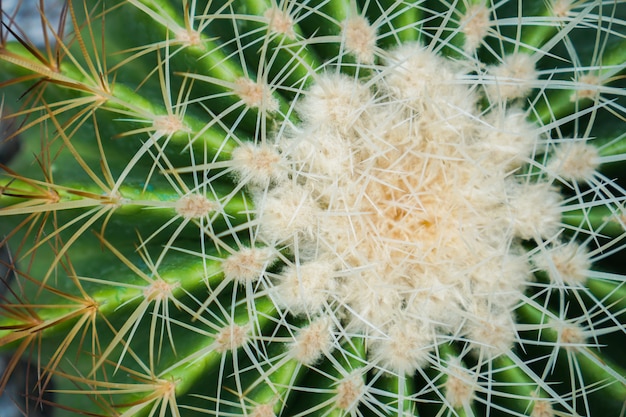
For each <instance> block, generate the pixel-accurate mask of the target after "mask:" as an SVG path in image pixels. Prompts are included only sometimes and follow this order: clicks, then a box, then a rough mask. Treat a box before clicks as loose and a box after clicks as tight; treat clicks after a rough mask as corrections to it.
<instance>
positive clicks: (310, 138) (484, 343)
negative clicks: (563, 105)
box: [224, 6, 626, 417]
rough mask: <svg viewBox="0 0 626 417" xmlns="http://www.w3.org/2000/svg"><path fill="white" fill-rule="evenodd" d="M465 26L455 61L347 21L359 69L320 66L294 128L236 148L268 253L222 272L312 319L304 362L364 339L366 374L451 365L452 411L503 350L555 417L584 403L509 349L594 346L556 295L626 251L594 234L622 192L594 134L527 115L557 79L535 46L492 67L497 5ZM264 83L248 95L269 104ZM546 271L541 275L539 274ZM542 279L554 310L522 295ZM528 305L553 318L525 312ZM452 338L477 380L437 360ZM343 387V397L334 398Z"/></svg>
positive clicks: (587, 96)
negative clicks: (600, 261)
mask: <svg viewBox="0 0 626 417" xmlns="http://www.w3.org/2000/svg"><path fill="white" fill-rule="evenodd" d="M277 13H278V11H274V13H273V14H272V16H276V15H277ZM284 20H285V19H282V20H281V22H282V21H284ZM461 24H462V25H464V28H465V29H464V34H465V39H466V42H465V50H466V51H469V52H468V53H467V54H466V56H465V57H464V58H457V59H449V58H445V57H442V56H441V55H440V54H438V52H437V51H435V50H434V48H432V46H431V47H428V46H425V45H423V44H421V43H419V42H412V43H408V44H404V45H403V46H400V47H396V48H392V49H390V50H383V49H381V48H377V47H376V30H375V28H373V27H372V26H371V25H370V24H369V23H368V21H367V20H366V19H364V18H361V17H358V18H351V19H348V20H346V21H345V22H342V23H341V27H342V46H343V48H344V52H345V53H347V54H348V55H352V56H353V57H354V58H355V59H356V61H357V63H358V65H357V68H358V70H356V71H350V72H349V73H350V74H351V75H347V74H343V73H342V72H341V71H334V70H332V66H329V67H326V68H325V69H324V70H322V71H320V72H319V73H317V74H312V78H313V82H312V83H311V85H310V86H309V87H308V88H307V89H306V90H305V91H301V92H300V94H299V95H298V96H297V97H296V101H295V104H294V105H293V108H294V109H295V112H296V114H297V120H298V121H297V122H291V121H288V120H285V123H284V124H282V125H280V127H279V128H278V129H276V131H275V132H274V133H273V134H268V137H269V139H267V140H263V141H260V142H258V143H254V144H252V143H245V144H242V145H241V146H240V147H238V148H237V149H235V151H234V152H233V154H232V162H231V164H232V169H233V170H234V171H235V173H236V175H235V177H236V180H237V181H238V182H239V184H240V185H241V186H245V187H246V189H247V191H248V192H249V193H250V195H251V196H252V200H253V202H254V206H255V210H254V216H255V218H254V220H253V221H252V225H253V227H254V228H255V229H256V230H257V232H255V233H256V235H255V236H256V238H255V241H256V242H257V245H258V247H256V248H253V249H244V250H242V251H241V252H239V253H237V254H234V255H232V256H231V257H230V258H229V259H228V260H227V261H226V262H224V270H225V274H226V276H227V277H228V276H229V275H232V279H237V281H238V282H240V283H242V282H244V281H250V282H258V281H259V280H261V281H262V283H263V285H262V286H261V287H262V288H264V292H265V291H267V293H268V294H269V296H270V298H271V299H272V300H273V302H274V304H275V305H276V306H277V307H278V309H279V311H281V312H282V314H286V313H289V314H291V315H293V316H295V317H301V318H305V319H306V320H308V321H309V322H310V323H311V324H310V326H309V327H306V328H305V329H302V331H301V333H302V334H301V335H299V336H297V337H296V339H295V341H294V343H292V345H291V349H292V352H291V354H290V355H291V357H294V358H296V359H297V360H299V361H300V362H301V363H303V364H305V365H308V366H313V365H314V364H316V363H319V361H320V360H321V358H324V357H327V358H328V357H329V355H330V352H332V351H333V349H337V348H339V349H341V346H343V345H345V344H346V343H348V344H349V343H350V340H351V339H352V340H353V339H354V338H357V339H362V340H364V343H365V348H366V350H367V366H366V368H368V369H376V370H377V371H379V372H380V371H382V373H387V374H390V375H396V376H401V377H402V376H404V375H407V376H410V375H413V374H415V373H416V372H418V373H419V374H422V375H423V374H424V373H423V371H422V370H423V369H426V368H428V367H437V366H439V367H443V368H444V373H445V374H446V375H447V377H446V378H447V379H446V380H447V382H446V384H445V390H444V391H445V392H446V394H445V399H443V402H444V403H445V404H447V405H448V406H449V407H450V410H451V409H462V408H463V407H467V406H468V404H470V403H471V401H472V400H473V399H474V398H475V391H476V390H479V386H480V384H481V383H480V382H479V380H481V379H484V380H485V381H488V380H490V379H491V377H492V375H490V374H489V373H488V374H487V376H485V375H482V374H481V373H480V369H481V367H482V366H483V365H484V364H486V363H490V362H491V361H493V360H495V359H496V358H499V357H506V358H508V359H512V361H513V363H516V366H520V367H521V368H524V373H526V374H527V375H528V377H529V378H530V380H532V381H533V383H534V384H535V386H536V387H538V388H537V390H536V391H534V392H531V393H530V394H528V395H530V397H529V398H532V396H533V395H537V397H539V396H540V392H543V393H544V394H543V395H546V396H547V397H551V398H549V399H547V400H546V401H539V400H536V401H535V406H534V409H533V411H532V412H533V415H534V416H542V417H543V416H551V415H553V410H552V406H551V404H554V403H559V404H560V407H561V408H562V409H565V410H567V411H568V412H573V408H572V407H575V405H574V406H572V404H571V403H568V402H567V401H568V400H566V399H563V398H558V395H557V394H556V393H555V392H554V391H552V389H551V387H550V386H549V385H547V384H545V383H543V382H542V380H541V378H542V377H540V376H538V375H536V374H534V373H533V372H531V371H529V370H528V369H527V368H526V367H525V366H524V364H523V363H522V362H521V361H519V359H518V357H517V356H516V354H515V349H516V348H515V346H516V345H519V344H520V343H521V346H524V345H527V344H531V345H532V344H542V343H544V342H540V341H538V340H535V341H533V340H522V337H521V336H520V333H519V332H520V331H529V330H539V329H541V328H544V327H545V328H550V329H553V330H555V331H557V332H558V334H559V337H558V340H556V341H554V342H552V343H548V345H552V346H554V347H556V348H559V347H562V346H566V347H568V349H570V348H571V349H573V350H574V351H575V350H577V349H581V350H582V349H584V348H585V347H586V346H591V345H590V343H591V344H593V342H589V338H590V337H594V335H595V334H596V333H594V324H593V321H594V318H593V317H592V315H593V313H591V314H588V313H583V316H582V318H581V319H579V320H570V319H567V318H566V316H565V313H564V312H565V311H567V309H568V307H567V302H564V301H563V298H562V293H563V291H574V292H575V293H576V292H578V291H581V293H586V290H585V287H584V284H585V280H586V279H587V278H588V277H589V276H590V275H594V274H595V276H599V275H600V273H597V272H594V271H592V270H591V265H592V261H593V260H594V259H593V258H594V256H595V257H598V255H599V254H601V253H602V252H603V251H607V250H609V249H610V248H612V246H613V249H615V250H617V249H619V248H620V247H621V245H620V244H619V240H620V238H616V239H615V240H613V241H612V242H611V243H600V240H601V239H600V236H601V234H602V229H603V228H605V227H606V226H607V225H608V224H609V223H611V222H616V223H619V224H621V225H623V224H622V220H621V219H620V218H619V207H620V204H621V201H622V200H623V199H624V195H625V194H626V193H624V190H623V189H622V188H621V187H619V185H617V184H616V183H615V182H614V181H612V180H610V179H608V178H604V177H602V175H600V174H599V173H598V171H597V170H598V167H599V166H600V165H601V164H602V163H603V162H604V160H603V158H602V157H601V156H600V150H599V149H598V147H597V146H593V144H592V143H591V140H590V138H588V137H580V138H566V139H564V138H562V137H558V136H557V137H553V136H552V134H553V132H552V131H551V129H553V128H554V127H555V126H557V127H558V126H560V125H561V124H564V123H566V121H559V120H557V121H556V122H555V123H553V124H552V125H550V126H546V125H542V124H541V123H536V122H530V121H529V120H528V119H529V118H531V115H532V113H531V111H529V110H528V106H527V104H528V102H529V94H530V93H531V92H532V91H533V90H536V89H545V88H549V86H548V84H549V80H546V79H542V75H541V74H540V72H539V71H537V70H536V69H535V64H536V61H537V60H538V59H540V57H541V55H542V52H537V53H536V54H532V53H530V52H529V51H526V52H515V53H513V54H510V55H505V56H503V57H502V58H501V60H500V63H498V64H495V65H484V64H482V63H481V62H480V61H479V60H478V59H476V55H475V54H474V55H473V53H474V52H473V51H475V49H476V48H477V47H478V46H479V45H480V43H481V42H482V40H483V38H484V37H485V36H486V35H487V33H488V30H489V27H490V25H491V23H490V21H489V11H488V9H487V8H486V7H485V6H474V7H470V8H468V10H467V13H466V15H465V16H463V17H462V18H461ZM283 33H285V32H284V28H283ZM290 33H291V32H290ZM472 55H473V57H472ZM375 61H376V62H377V63H376V64H373V63H374V62H375ZM596 82H597V80H595V81H594V80H587V81H585V85H587V83H588V84H589V85H588V87H589V90H588V91H587V90H583V89H578V90H579V91H578V90H577V92H576V93H575V94H574V95H573V96H572V97H571V100H572V101H576V100H588V101H591V100H593V99H594V98H596V99H597V97H598V96H597V89H598V88H599V86H598V85H594V83H596ZM259 88H261V87H259ZM270 90H271V88H269V87H267V88H266V87H264V88H263V91H265V93H264V95H260V94H256V95H255V97H256V99H254V100H252V99H251V98H250V97H247V96H245V95H243V96H242V97H241V99H242V101H244V102H247V103H251V102H254V106H256V107H258V108H260V109H262V110H266V111H268V112H271V111H275V110H276V104H275V102H274V101H272V100H273V99H272V98H271V95H269V94H270V93H268V92H269V91H270ZM263 103H267V105H264V104H263ZM607 161H608V159H607ZM563 190H566V191H565V192H563ZM581 190H584V191H581ZM568 194H569V196H566V195H568ZM572 194H573V196H572ZM598 206H602V207H605V208H607V211H608V212H610V213H612V215H610V216H608V217H605V218H604V219H603V220H602V221H600V222H599V223H596V224H595V225H594V226H591V225H590V224H589V223H590V220H589V218H588V217H587V216H586V213H588V210H589V209H591V208H592V207H598ZM574 210H582V212H583V216H582V220H580V224H576V221H574V224H566V223H564V221H563V218H564V213H567V212H572V211H574ZM279 253H281V254H283V255H281V256H280V258H281V260H282V261H281V262H282V265H279V266H276V263H275V259H276V258H277V257H278V256H279V255H278V254H279ZM235 265H236V268H235ZM270 265H274V266H273V267H271V268H269V266H270ZM268 268H269V269H270V271H268V270H267V269H268ZM231 271H232V274H231ZM244 271H245V273H244ZM538 271H543V272H545V273H547V276H548V278H547V282H546V281H541V282H537V279H536V273H537V272H538ZM235 277H237V278H235ZM603 277H604V278H608V275H604V276H603ZM609 279H619V278H618V277H616V276H613V277H611V278H609ZM535 288H539V290H538V292H539V293H544V294H545V293H548V294H550V293H551V292H552V291H555V290H556V291H557V292H559V293H561V298H560V300H561V306H560V307H559V308H558V309H560V311H558V312H556V313H552V312H551V310H549V309H547V308H546V305H542V304H541V302H538V301H537V300H535V298H534V297H532V296H529V295H528V294H529V290H530V289H535ZM557 298H558V297H557ZM546 299H547V300H550V299H551V298H550V296H549V295H548V297H547V298H546ZM547 302H548V301H546V303H547ZM579 302H580V303H581V305H582V301H580V300H579ZM522 306H526V307H530V308H531V309H534V310H535V311H540V312H541V313H540V315H541V316H543V317H544V318H546V322H547V323H548V324H545V323H543V324H542V323H535V324H528V323H524V324H520V323H518V320H517V317H516V315H517V314H518V313H517V312H516V311H517V310H518V309H520V307H522ZM616 325H617V326H619V323H617V324H616ZM613 328H614V327H613ZM598 334H599V332H598ZM450 343H460V344H461V345H462V346H464V347H463V348H462V351H463V352H464V353H463V354H462V356H463V355H465V353H468V352H471V353H473V354H474V358H479V359H478V362H477V363H478V364H477V365H476V366H475V367H474V368H472V369H473V370H474V371H473V372H476V374H474V375H473V376H469V375H470V374H469V373H468V372H469V371H468V370H466V369H463V366H462V363H461V361H459V360H457V359H449V360H443V362H442V359H441V356H442V350H444V349H445V348H444V347H443V346H445V345H448V344H450ZM522 349H523V347H522ZM554 360H555V358H553V359H551V360H550V363H551V364H552V365H548V366H547V367H546V372H549V371H548V368H549V367H550V366H553V363H554ZM442 363H444V364H445V365H442ZM489 369H491V366H489ZM481 375H482V376H481ZM357 379H358V378H357ZM574 379H575V378H574ZM358 380H359V381H360V382H359V384H360V385H359V387H355V386H354V384H353V382H354V375H353V374H352V373H348V372H346V375H345V378H344V379H343V382H342V383H339V382H337V387H338V388H337V389H336V392H335V401H336V404H335V405H337V404H340V403H342V404H343V403H346V404H348V405H346V406H344V407H340V406H338V405H337V407H338V408H341V409H344V410H352V411H351V413H354V412H356V411H354V410H356V405H355V404H358V402H359V401H367V400H366V398H367V395H366V394H365V393H366V392H367V389H365V388H363V386H362V385H363V380H362V378H361V379H358ZM621 380H622V381H623V378H621ZM351 381H352V382H351ZM485 383H487V384H488V382H485ZM572 384H573V385H572V391H575V390H576V388H575V385H576V383H575V382H572ZM580 385H581V386H580V387H579V388H578V389H580V390H581V391H582V392H583V395H582V397H584V392H585V390H586V389H587V388H586V387H585V384H584V383H583V382H582V380H581V381H580ZM347 386H348V387H350V389H349V390H348V391H349V392H350V393H351V395H352V396H353V397H354V398H352V397H350V398H352V399H350V400H347V399H346V398H348V397H346V395H344V394H341V392H343V391H342V390H344V389H347V388H346V387H347ZM355 391H357V392H358V394H355ZM545 393H548V394H545ZM572 395H573V396H574V398H575V397H577V396H578V394H576V393H575V392H573V393H572ZM355 398H356V399H355ZM575 402H576V401H575V400H573V403H575ZM450 410H448V413H450V412H451V411H450ZM467 410H468V409H467V408H466V412H467ZM354 415H358V414H354Z"/></svg>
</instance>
